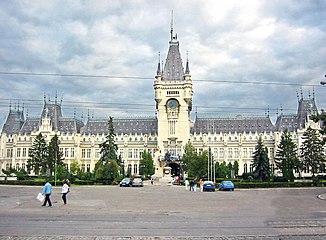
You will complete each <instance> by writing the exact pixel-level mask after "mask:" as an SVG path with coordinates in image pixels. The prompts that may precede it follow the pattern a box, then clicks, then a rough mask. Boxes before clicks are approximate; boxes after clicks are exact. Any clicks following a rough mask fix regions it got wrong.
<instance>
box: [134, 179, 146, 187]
mask: <svg viewBox="0 0 326 240" xmlns="http://www.w3.org/2000/svg"><path fill="white" fill-rule="evenodd" d="M132 186H133V187H143V186H144V185H143V180H142V179H141V178H134V179H133V180H132Z"/></svg>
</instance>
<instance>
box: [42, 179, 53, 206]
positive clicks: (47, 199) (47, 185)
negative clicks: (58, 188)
mask: <svg viewBox="0 0 326 240" xmlns="http://www.w3.org/2000/svg"><path fill="white" fill-rule="evenodd" d="M51 194H52V185H51V183H50V180H49V178H47V179H46V183H45V185H44V187H43V195H45V199H44V203H43V205H42V206H43V207H44V206H46V203H47V202H48V203H49V207H52V203H51V199H50V196H51Z"/></svg>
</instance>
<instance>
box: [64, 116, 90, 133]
mask: <svg viewBox="0 0 326 240" xmlns="http://www.w3.org/2000/svg"><path fill="white" fill-rule="evenodd" d="M83 126H84V123H83V122H82V121H80V120H78V119H75V118H60V119H59V122H58V130H59V131H60V132H64V133H79V132H80V129H81V128H82V127H83Z"/></svg>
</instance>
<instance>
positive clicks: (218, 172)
mask: <svg viewBox="0 0 326 240" xmlns="http://www.w3.org/2000/svg"><path fill="white" fill-rule="evenodd" d="M230 175H231V171H230V169H229V168H228V166H227V165H226V162H225V161H223V162H222V163H219V162H217V163H216V164H215V177H217V178H226V177H229V176H230Z"/></svg>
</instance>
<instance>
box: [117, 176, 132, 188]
mask: <svg viewBox="0 0 326 240" xmlns="http://www.w3.org/2000/svg"><path fill="white" fill-rule="evenodd" d="M119 185H120V187H131V185H132V180H131V179H130V178H124V179H122V181H121V182H120V184H119Z"/></svg>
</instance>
